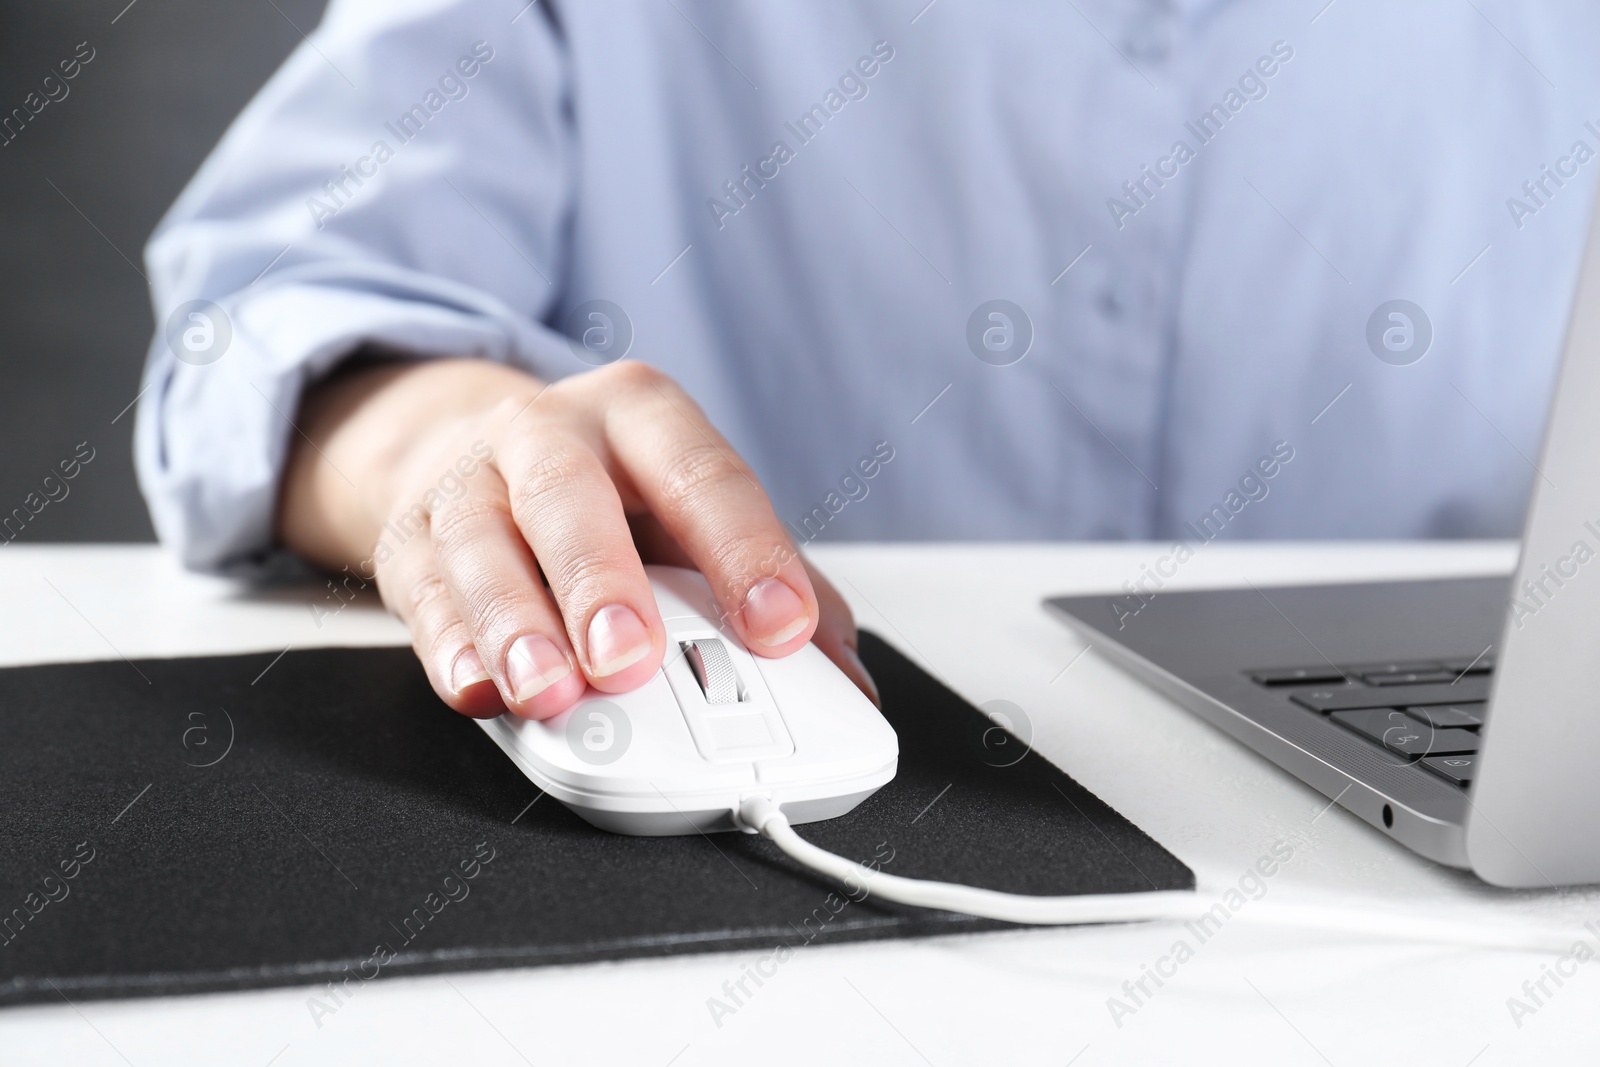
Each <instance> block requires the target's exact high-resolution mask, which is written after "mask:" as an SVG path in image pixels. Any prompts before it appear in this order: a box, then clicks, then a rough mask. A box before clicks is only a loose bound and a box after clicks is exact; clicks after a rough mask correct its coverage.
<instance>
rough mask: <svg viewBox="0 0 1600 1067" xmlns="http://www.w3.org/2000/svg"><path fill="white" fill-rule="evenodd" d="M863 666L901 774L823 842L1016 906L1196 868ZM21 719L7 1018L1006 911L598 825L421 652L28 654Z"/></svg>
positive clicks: (892, 927)
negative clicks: (31, 1005)
mask: <svg viewBox="0 0 1600 1067" xmlns="http://www.w3.org/2000/svg"><path fill="white" fill-rule="evenodd" d="M861 655H862V659H863V660H864V661H865V663H866V665H867V667H868V669H869V670H870V671H871V672H872V674H873V676H874V678H875V679H876V681H877V682H878V685H879V687H880V690H881V692H882V695H883V700H884V714H885V716H886V717H887V718H888V720H889V721H890V723H891V724H892V725H893V726H894V728H895V730H896V731H897V732H898V734H899V736H900V746H901V755H900V769H899V773H898V774H897V776H896V777H895V779H894V781H893V782H891V783H889V784H888V785H887V786H885V787H884V788H883V789H881V790H879V792H878V793H876V794H874V795H873V796H872V797H871V798H870V799H868V800H867V801H865V802H864V803H862V804H861V805H860V806H859V807H858V808H856V810H854V811H853V812H851V813H850V814H849V815H846V816H844V817H843V818H840V819H835V820H832V821H829V822H824V823H812V824H809V825H806V826H803V827H801V828H800V832H801V833H802V834H803V835H804V836H805V837H806V838H807V839H809V840H811V841H813V842H815V843H816V844H818V845H820V846H821V847H823V848H827V849H830V850H833V851H835V852H839V853H841V854H843V855H847V856H852V857H854V858H856V859H859V860H860V861H862V862H863V863H866V864H868V865H869V866H876V867H878V868H880V869H883V870H890V871H893V872H894V873H896V874H903V875H908V876H912V877H927V878H939V879H944V880H948V881H956V882H963V883H967V884H972V885H980V886H987V887H989V888H994V889H1006V890H1011V891H1016V892H1022V893H1036V894H1044V893H1059V894H1067V893H1088V892H1136V891H1140V890H1150V889H1186V888H1191V887H1192V886H1193V885H1194V876H1193V874H1192V872H1191V871H1190V870H1189V869H1188V868H1187V867H1186V866H1184V864H1183V863H1181V862H1180V861H1179V860H1178V859H1177V858H1176V857H1174V856H1173V855H1172V854H1171V853H1169V852H1167V851H1166V850H1165V849H1164V848H1162V847H1161V846H1160V845H1159V844H1157V843H1156V842H1155V841H1154V840H1152V839H1151V838H1150V837H1148V836H1147V835H1145V834H1144V833H1143V832H1142V831H1140V830H1139V829H1138V828H1137V827H1135V826H1134V825H1133V824H1132V823H1130V822H1128V821H1127V820H1126V819H1124V818H1122V816H1120V815H1118V814H1117V813H1116V812H1115V811H1113V810H1112V809H1111V808H1109V807H1107V806H1106V805H1105V804H1104V803H1102V802H1101V801H1100V800H1099V799H1098V798H1097V797H1095V796H1094V795H1093V794H1092V793H1090V792H1089V791H1088V790H1086V789H1084V788H1083V787H1082V786H1080V785H1079V784H1078V783H1076V782H1075V781H1073V780H1072V779H1071V778H1069V777H1068V776H1067V775H1066V774H1064V773H1062V772H1061V771H1060V770H1058V769H1056V768H1055V767H1054V766H1052V765H1051V764H1050V763H1049V762H1048V761H1047V760H1045V759H1043V758H1042V757H1040V756H1039V755H1038V754H1037V753H1034V752H1032V751H1031V750H1030V748H1029V745H1028V741H1029V737H1030V730H1029V729H1028V728H1027V721H1028V717H1027V713H1026V712H1025V711H1024V710H1023V709H1020V708H1017V707H1016V706H1014V705H1005V704H1003V703H1001V702H995V703H992V704H991V705H988V707H989V709H990V711H991V713H993V714H995V715H997V716H1003V717H1004V720H1006V721H1007V723H1008V725H1010V726H1011V727H1012V728H1013V730H1014V732H1008V731H1007V730H1005V729H1001V728H999V727H998V726H997V721H998V720H997V719H992V718H990V717H989V716H986V715H985V714H984V713H983V712H980V711H979V710H978V709H976V708H974V707H972V706H971V705H970V704H967V703H966V702H965V701H963V700H962V699H961V698H960V697H958V696H957V695H956V694H954V693H953V692H951V691H950V690H949V689H947V688H945V687H944V686H943V685H941V684H940V683H939V682H937V681H935V680H934V679H933V678H932V677H930V676H929V675H928V674H927V673H925V672H924V671H923V670H921V669H920V668H919V667H917V666H916V665H915V664H913V663H912V662H911V661H910V660H908V659H906V658H905V657H904V656H902V655H901V654H900V653H898V652H897V651H895V650H894V649H892V648H890V647H889V646H888V645H887V644H886V643H884V642H883V641H882V640H881V639H879V638H878V637H876V636H875V635H873V634H870V633H863V634H862V640H861ZM0 721H3V722H4V723H5V727H6V732H5V737H6V741H7V744H6V745H5V747H4V749H3V751H0V800H3V804H4V808H3V810H4V811H6V812H7V813H8V815H7V822H8V826H7V829H6V833H5V834H4V835H3V840H0V1005H9V1004H21V1003H28V1002H40V1001H60V1000H62V999H68V998H70V999H73V1000H76V999H80V998H95V997H126V996H143V995H155V994H171V993H194V992H204V991H211V990H232V989H247V988H258V987H267V986H283V985H305V984H313V983H315V984H318V985H320V986H322V992H321V993H316V994H313V995H312V996H311V997H309V998H308V1000H307V1005H308V1009H309V1010H311V1011H312V1013H313V1014H314V1015H316V1014H318V1012H319V1011H320V1012H323V1013H328V1014H331V1013H332V1012H335V1011H337V1010H338V1006H339V1005H340V1004H342V1003H343V1002H344V1001H345V1000H346V999H347V998H348V997H349V996H350V995H352V994H353V993H354V991H356V990H358V989H359V988H360V986H361V985H363V984H365V983H366V982H367V981H370V980H374V979H376V978H380V977H383V976H387V975H391V974H425V973H435V972H441V971H461V970H479V969H489V968H498V967H513V966H530V965H541V964H558V963H579V962H587V961H598V960H616V959H625V958H632V957H649V956H668V955H675V954H679V953H688V952H712V951H727V950H736V949H751V948H769V949H770V948H778V949H779V950H780V951H782V946H787V947H788V948H789V949H790V950H798V949H800V948H804V947H807V946H810V945H813V944H818V943H836V942H845V941H860V940H867V939H874V938H888V937H912V936H924V935H931V934H941V933H948V932H967V931H975V930H993V929H1000V928H1004V927H1006V926H1007V925H1008V924H1005V923H1000V922H994V921H991V920H984V919H976V918H973V917H971V916H961V915H951V914H948V913H943V912H934V911H925V910H921V909H915V908H903V907H900V906H898V905H893V904H886V903H882V902H879V901H877V900H876V899H873V898H871V897H870V895H869V896H867V897H866V898H865V899H859V897H860V894H859V893H851V892H848V891H846V890H845V889H844V888H842V887H838V886H834V885H832V884H830V883H829V882H828V881H827V880H825V879H822V878H820V877H819V876H816V875H814V874H812V873H811V872H809V871H806V870H804V869H803V868H800V867H799V866H798V865H796V864H794V863H793V862H792V861H790V860H789V859H788V858H787V857H785V856H783V855H782V854H781V853H779V852H778V851H777V849H776V848H775V847H774V846H773V845H772V844H771V843H770V842H767V841H765V840H763V839H760V838H757V837H755V836H753V835H747V834H733V833H729V834H716V835H711V836H706V835H691V836H687V837H673V838H633V837H622V836H617V835H613V834H608V833H605V832H603V831H600V830H596V829H594V828H592V827H590V826H589V825H588V824H586V823H584V822H582V821H581V820H580V819H578V818H577V817H576V816H575V815H573V814H572V813H571V812H569V811H567V810H566V809H565V808H564V807H563V806H562V805H561V804H559V803H557V802H555V801H553V800H550V799H548V798H544V797H543V796H542V794H541V793H540V791H539V790H538V789H537V788H536V787H535V786H534V785H533V784H532V783H530V782H529V781H528V780H527V779H526V778H524V777H523V776H522V774H521V773H520V772H519V771H517V770H516V768H515V767H514V766H513V765H512V764H511V762H510V761H509V760H508V759H506V758H505V756H504V755H503V754H502V753H501V752H500V751H499V750H498V749H497V748H496V747H495V746H494V744H493V743H492V742H491V741H490V740H489V739H488V738H487V737H486V736H484V734H483V733H482V732H481V731H480V730H479V728H478V727H477V726H476V725H475V724H474V723H472V722H470V721H468V720H467V719H465V718H464V717H461V716H458V715H455V714H452V713H450V712H449V711H448V709H446V708H445V707H444V706H443V705H442V704H441V703H440V702H439V701H438V699H437V698H436V697H435V696H434V695H433V693H432V692H431V690H430V689H429V688H428V684H427V680H426V677H425V675H424V674H423V671H422V668H421V666H420V665H419V664H418V663H417V661H416V659H415V657H414V656H413V654H412V653H411V651H410V650H409V649H405V648H379V649H371V648H359V649H358V648H325V649H310V650H305V651H294V652H288V653H285V654H282V655H280V656H277V657H274V655H273V654H271V653H267V654H261V655H245V656H218V657H200V658H186V659H165V660H142V661H139V662H137V663H129V662H127V661H122V660H117V661H108V662H102V663H88V664H52V665H45V666H35V667H18V668H11V669H6V670H0ZM785 958H787V957H785ZM323 983H331V989H330V988H329V986H327V985H323ZM715 992H716V991H714V990H708V994H710V993H715ZM324 994H325V995H324Z"/></svg>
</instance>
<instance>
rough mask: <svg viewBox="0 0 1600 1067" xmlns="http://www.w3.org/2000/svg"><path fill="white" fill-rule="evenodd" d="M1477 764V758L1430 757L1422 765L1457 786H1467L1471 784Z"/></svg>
mask: <svg viewBox="0 0 1600 1067" xmlns="http://www.w3.org/2000/svg"><path fill="white" fill-rule="evenodd" d="M1477 764H1478V757H1477V756H1429V757H1427V758H1426V759H1424V760H1423V761H1422V765H1423V766H1424V767H1426V768H1428V770H1430V771H1432V772H1433V773H1434V774H1437V775H1440V776H1442V777H1444V778H1446V779H1448V780H1449V781H1452V782H1454V783H1455V784H1456V785H1466V784H1467V783H1469V782H1471V781H1472V773H1473V768H1475V767H1476V766H1477Z"/></svg>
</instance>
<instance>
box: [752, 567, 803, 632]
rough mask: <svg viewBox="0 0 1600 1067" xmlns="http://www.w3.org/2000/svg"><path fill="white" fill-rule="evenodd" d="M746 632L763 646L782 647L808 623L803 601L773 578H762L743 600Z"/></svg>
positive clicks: (786, 586)
mask: <svg viewBox="0 0 1600 1067" xmlns="http://www.w3.org/2000/svg"><path fill="white" fill-rule="evenodd" d="M740 614H741V615H742V616H743V618H744V625H745V629H746V630H748V631H750V636H751V637H753V638H755V639H756V641H758V642H759V643H761V644H763V645H781V644H783V643H784V642H786V641H790V640H793V638H794V635H795V634H797V633H799V632H800V631H802V630H804V629H805V628H806V625H807V624H808V623H809V622H810V621H811V619H810V617H809V616H808V615H806V605H805V601H803V600H801V599H800V595H799V594H798V593H796V592H795V591H794V590H793V589H790V588H789V586H788V585H786V584H785V583H783V582H780V581H779V580H778V579H776V578H763V579H761V580H760V581H759V582H757V583H756V584H755V585H753V586H751V587H750V592H749V594H748V595H746V597H745V599H744V611H742V612H741V613H740Z"/></svg>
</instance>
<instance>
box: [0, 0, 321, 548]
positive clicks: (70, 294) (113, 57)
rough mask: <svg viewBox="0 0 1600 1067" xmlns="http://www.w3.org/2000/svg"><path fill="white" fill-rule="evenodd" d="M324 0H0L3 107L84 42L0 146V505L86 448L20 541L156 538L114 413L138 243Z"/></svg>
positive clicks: (18, 102)
mask: <svg viewBox="0 0 1600 1067" xmlns="http://www.w3.org/2000/svg"><path fill="white" fill-rule="evenodd" d="M323 3H324V0H245V2H242V3H216V2H214V0H213V2H205V0H136V2H135V3H134V4H133V6H132V7H131V8H127V0H93V2H81V0H80V2H75V3H74V2H66V0H57V2H56V3H50V4H46V3H41V2H40V0H6V2H5V3H4V5H3V7H0V11H3V15H0V27H3V29H0V114H10V112H11V109H12V108H14V107H21V106H22V101H23V98H24V97H25V96H27V94H28V93H29V92H30V91H34V90H37V89H38V88H39V82H40V79H42V78H43V77H44V76H45V75H46V74H50V73H52V72H55V71H56V69H57V63H58V62H59V61H60V60H63V59H67V58H69V57H71V56H72V54H73V52H74V50H75V49H76V47H77V45H78V43H79V42H81V41H88V42H89V44H90V45H91V46H92V47H93V48H94V49H95V53H96V54H95V57H94V60H93V61H92V62H91V63H89V64H88V65H87V66H85V67H84V68H83V70H82V71H81V72H80V73H79V75H78V76H77V78H75V79H74V80H72V81H71V82H68V83H67V84H68V85H69V86H70V87H71V91H70V93H69V94H68V95H67V97H66V98H65V99H63V100H61V101H59V102H55V103H51V104H49V105H48V106H47V107H45V108H44V110H43V111H41V112H40V113H39V114H38V115H37V116H36V117H35V118H34V120H33V121H32V122H30V123H29V124H28V126H27V127H26V128H25V129H24V130H23V131H22V134H21V136H19V137H18V138H17V139H16V140H14V141H12V142H11V143H10V144H9V145H7V146H6V147H3V148H0V514H6V513H9V512H10V511H11V509H12V508H14V507H18V506H21V504H22V501H23V498H24V497H26V496H27V495H28V493H30V492H37V491H39V489H40V482H41V480H42V479H43V478H44V476H45V475H46V474H49V473H51V472H52V470H54V468H55V466H56V463H57V462H58V461H59V460H61V459H64V458H68V457H70V456H71V455H72V453H73V449H74V447H75V446H76V445H77V444H78V443H79V442H80V441H85V440H86V441H88V442H89V444H90V445H91V446H92V447H93V448H94V449H95V453H96V455H95V459H94V461H93V462H92V463H91V464H90V465H88V466H87V467H85V468H84V469H83V471H82V473H81V474H79V476H78V477H77V478H76V479H75V480H74V481H72V482H71V483H69V484H70V488H71V492H70V494H69V495H68V496H67V497H66V499H64V500H61V501H59V502H56V503H52V504H49V505H48V506H46V507H45V508H44V510H43V511H41V512H40V513H39V514H38V516H37V517H35V518H34V519H33V521H31V522H30V523H29V524H28V525H27V527H26V528H25V529H24V531H23V533H22V534H21V535H20V536H19V537H18V538H17V539H16V543H18V544H26V543H31V542H40V541H146V540H150V539H151V538H152V536H153V534H152V532H151V528H150V520H149V517H148V515H147V514H146V512H145V508H144V502H143V500H141V499H140V497H139V491H138V487H137V486H136V485H135V484H134V477H133V449H132V435H133V412H132V411H129V412H128V413H127V414H125V415H122V416H121V418H119V419H117V421H116V423H115V424H114V425H113V424H112V420H113V419H115V418H117V416H118V413H119V412H121V411H122V409H123V408H124V407H125V406H126V405H127V404H128V403H129V401H131V400H132V399H133V398H134V397H135V396H136V395H138V392H139V372H140V368H141V367H142V366H143V363H144V352H145V346H146V345H147V344H148V342H149V339H150V335H151V332H152V329H153V327H152V322H151V313H150V305H149V296H148V290H147V289H146V286H145V282H144V279H143V277H142V276H141V274H140V272H141V271H143V270H144V263H143V260H142V258H141V251H142V249H143V247H144V243H145V240H146V239H147V238H148V237H149V236H150V231H151V230H152V229H154V228H155V225H156V222H157V221H158V220H159V219H160V218H161V215H162V213H163V212H165V211H166V209H167V207H168V205H170V204H171V203H172V201H173V199H174V198H176V197H177V195H178V192H179V191H180V190H181V189H182V188H183V185H184V183H185V182H186V181H187V180H188V178H189V176H190V175H191V174H193V173H194V171H195V168H196V167H198V166H199V164H200V161H201V160H202V159H204V158H205V155H206V152H207V151H209V150H210V148H211V146H212V145H213V144H215V143H216V141H217V139H218V138H219V137H220V136H221V135H222V132H223V130H225V129H226V128H227V125H228V123H229V121H230V120H231V119H232V118H233V116H234V115H235V114H237V113H238V111H239V109H240V108H241V107H243V106H244V104H245V102H246V101H247V100H249V99H250V97H251V96H252V95H253V94H254V93H255V91H256V89H257V88H259V87H260V85H261V84H262V82H264V81H266V79H267V77H268V76H269V75H271V73H272V71H273V70H274V69H276V67H277V66H278V64H279V63H280V62H282V60H283V58H284V57H285V56H286V55H288V54H289V51H290V50H291V49H292V48H293V47H294V46H295V45H296V44H298V43H299V42H300V40H301V32H302V31H305V32H309V31H310V30H311V29H312V27H313V26H315V25H316V23H317V20H318V18H320V16H321V12H322V8H323ZM124 8H127V10H124ZM113 20H116V21H115V23H114V24H113ZM52 182H53V183H54V184H55V186H56V187H58V188H59V190H60V191H59V192H58V191H57V189H56V188H52V187H51V183H52ZM69 199H70V202H69ZM80 212H81V214H80ZM97 230H98V232H97ZM124 257H126V258H124ZM130 260H131V261H132V262H131V263H130V262H129V261H130Z"/></svg>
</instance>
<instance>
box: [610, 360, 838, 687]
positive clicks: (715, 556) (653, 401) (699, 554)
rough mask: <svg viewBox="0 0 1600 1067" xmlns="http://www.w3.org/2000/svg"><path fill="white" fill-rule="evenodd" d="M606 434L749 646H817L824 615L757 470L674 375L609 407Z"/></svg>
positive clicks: (775, 652) (652, 379) (784, 650)
mask: <svg viewBox="0 0 1600 1067" xmlns="http://www.w3.org/2000/svg"><path fill="white" fill-rule="evenodd" d="M605 431H606V438H607V446H608V448H609V449H610V451H611V453H612V455H613V457H614V458H615V459H616V461H617V463H618V464H619V465H620V466H621V467H622V468H623V469H624V470H625V471H626V472H627V474H628V477H629V479H630V480H631V481H632V482H633V485H634V488H635V489H636V490H637V492H638V493H639V496H640V497H641V498H642V499H643V501H644V503H645V504H646V506H648V507H649V508H650V510H651V511H652V512H653V513H654V514H655V516H656V517H657V519H658V520H660V522H661V525H662V526H664V527H665V528H666V530H667V532H668V533H670V534H671V535H672V536H673V538H674V539H676V540H677V542H678V544H680V545H682V546H683V550H684V551H685V552H686V553H688V555H689V557H690V558H691V559H692V560H694V563H695V565H696V566H697V567H699V568H700V571H701V573H703V574H704V575H705V576H706V580H707V581H709V582H710V583H711V588H712V591H713V593H714V594H715V595H716V598H717V603H718V604H719V605H720V606H721V608H722V610H723V612H724V613H725V615H726V617H727V618H728V620H729V621H730V622H731V623H732V625H733V627H734V630H735V632H736V633H737V634H738V635H739V637H740V638H741V639H742V640H743V641H744V644H745V646H746V647H747V648H749V649H750V650H751V651H752V652H756V653H758V654H760V655H764V656H785V655H788V654H789V653H790V652H793V651H795V650H796V649H798V648H800V647H801V646H802V645H804V644H805V643H806V642H807V641H809V640H810V639H811V635H812V632H813V631H814V630H815V629H816V626H817V620H818V618H819V617H820V611H819V608H818V605H817V595H816V592H815V590H814V589H813V588H812V586H811V579H810V577H809V576H808V575H807V573H806V568H805V564H804V562H803V561H802V560H801V559H800V554H799V553H798V552H797V551H796V550H795V547H794V541H793V540H792V539H791V538H790V536H789V531H788V529H787V528H786V527H785V526H784V525H783V523H782V522H781V521H779V519H778V516H777V515H776V514H775V513H774V512H773V510H772V502H771V501H770V500H769V499H768V498H767V494H766V491H765V490H763V489H762V488H761V486H760V485H759V484H758V483H757V482H756V477H755V473H754V472H753V471H752V470H751V469H750V465H749V464H748V463H746V462H745V461H744V460H743V459H742V458H741V457H740V456H739V455H738V453H737V452H735V451H734V449H733V446H732V445H730V444H729V443H728V441H727V439H726V438H724V437H723V436H722V434H720V433H719V432H717V429H716V427H714V426H712V425H711V422H710V420H709V419H707V418H706V416H705V413H704V412H702V411H701V410H700V407H699V405H697V404H696V403H695V402H694V401H693V400H692V399H690V397H689V395H688V394H687V393H685V392H684V391H683V390H682V388H680V387H679V386H678V385H677V384H676V383H675V382H673V381H671V380H670V379H668V378H666V376H665V375H654V376H649V377H648V378H647V379H646V381H645V382H644V383H643V385H642V387H641V388H635V389H633V390H630V391H629V392H628V393H626V394H625V395H623V396H619V397H618V398H617V402H616V403H615V404H613V405H611V406H610V408H609V409H608V412H607V418H606V427H605Z"/></svg>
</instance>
